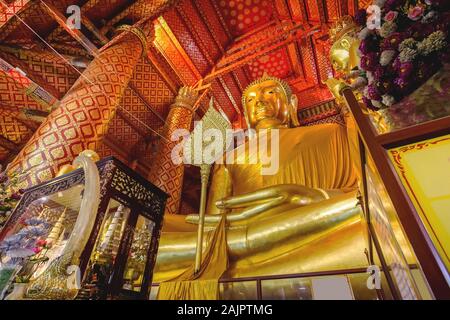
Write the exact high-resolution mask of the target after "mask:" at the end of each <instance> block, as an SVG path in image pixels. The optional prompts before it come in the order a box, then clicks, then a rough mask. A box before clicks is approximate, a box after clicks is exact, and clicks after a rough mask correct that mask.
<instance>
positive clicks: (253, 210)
mask: <svg viewBox="0 0 450 320" xmlns="http://www.w3.org/2000/svg"><path fill="white" fill-rule="evenodd" d="M285 200H286V197H285V196H278V197H276V198H272V199H271V201H269V202H266V203H262V204H258V205H255V206H251V207H249V208H247V209H245V210H243V211H242V212H240V213H232V214H227V221H228V222H237V221H242V220H246V219H249V218H251V217H254V216H257V215H258V214H260V213H263V212H265V211H267V210H269V209H272V208H275V207H277V206H279V205H281V204H283V203H284V202H285ZM199 217H200V216H199V215H188V216H187V217H186V222H188V223H192V224H198V221H199ZM221 218H222V216H221V215H209V216H206V217H205V223H206V224H215V223H218V222H219V221H220V219H221Z"/></svg>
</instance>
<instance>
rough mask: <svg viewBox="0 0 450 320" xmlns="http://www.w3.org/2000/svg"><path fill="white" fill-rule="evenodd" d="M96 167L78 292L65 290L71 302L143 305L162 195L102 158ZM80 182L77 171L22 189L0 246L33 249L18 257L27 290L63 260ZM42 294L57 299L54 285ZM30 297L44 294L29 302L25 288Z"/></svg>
mask: <svg viewBox="0 0 450 320" xmlns="http://www.w3.org/2000/svg"><path fill="white" fill-rule="evenodd" d="M97 167H98V171H99V177H100V201H99V206H98V210H97V214H96V216H95V223H94V227H93V228H92V231H91V232H89V234H87V235H86V237H87V238H88V240H87V242H86V245H85V246H84V248H81V249H80V250H81V253H80V258H79V261H78V262H77V263H76V265H75V268H74V269H73V270H72V271H73V272H72V273H73V275H74V286H73V287H75V289H76V290H74V291H73V290H72V289H73V288H69V289H71V290H72V291H73V292H75V294H74V295H73V297H76V299H90V300H96V299H147V298H148V296H149V294H150V286H149V284H150V283H151V280H152V272H153V267H154V264H155V260H156V253H157V250H158V242H159V237H160V231H161V227H162V219H163V214H164V209H165V203H166V199H167V195H166V194H165V193H164V192H163V191H161V190H160V189H158V188H157V187H155V186H154V185H152V184H151V183H149V182H148V181H147V180H146V179H144V178H143V177H141V176H140V175H139V174H137V173H136V172H134V171H133V170H131V169H130V168H128V167H127V166H125V165H124V164H123V163H121V162H120V161H118V160H117V159H115V158H112V157H110V158H106V159H103V160H101V161H99V162H98V163H97ZM84 179H85V177H84V172H83V170H82V169H78V170H75V171H73V172H71V173H68V174H66V175H63V176H61V177H58V178H55V179H53V180H51V181H48V182H46V183H43V184H41V185H38V186H35V187H32V188H30V189H28V190H26V192H25V194H24V196H23V198H22V199H21V201H20V202H19V204H18V205H17V207H16V209H15V210H14V212H13V213H12V215H11V217H10V218H9V220H8V222H7V223H6V225H5V227H4V228H3V230H2V231H1V232H0V242H2V240H3V243H6V245H8V244H9V242H8V241H9V240H8V241H6V242H5V241H4V240H5V239H12V240H17V241H19V240H20V242H22V243H21V244H20V245H19V246H17V247H18V248H15V249H16V250H17V249H19V250H22V252H23V248H25V247H26V248H32V250H33V252H32V253H31V254H30V255H26V254H25V255H23V256H22V257H21V258H20V259H19V260H20V262H22V270H21V271H20V274H22V276H26V279H27V281H29V282H30V284H32V283H33V281H35V280H36V279H39V277H43V276H45V275H47V274H48V273H49V270H50V269H52V268H54V266H55V263H59V261H60V260H61V259H63V258H64V252H65V248H66V244H67V242H68V240H69V238H70V236H71V234H72V231H73V230H74V225H75V223H76V221H77V218H78V216H79V212H80V206H81V203H82V199H83V197H84V196H85V192H84V190H85V184H84V182H85V181H84ZM12 240H11V241H12ZM11 241H10V242H11ZM11 245H13V243H12V242H11ZM9 249H10V250H9V252H12V251H11V248H9ZM10 259H14V258H11V257H10ZM16 260H17V259H16ZM3 263H5V261H3ZM16 263H17V261H16ZM71 267H73V266H71ZM68 273H70V272H69V271H68ZM56 277H57V276H55V278H56ZM77 277H78V278H79V279H80V281H77ZM53 280H55V279H52V281H53ZM55 281H56V280H55ZM77 282H79V283H77ZM45 289H46V290H47V291H48V292H49V298H54V297H55V295H54V294H53V293H51V291H52V290H56V287H55V288H53V289H52V288H51V286H49V287H48V288H45ZM38 291H39V290H38ZM41 291H43V292H44V291H45V290H41ZM72 291H71V292H72ZM35 297H36V298H46V296H45V295H44V296H43V294H42V292H41V293H39V294H37V295H36V296H33V292H31V291H30V289H29V290H28V292H27V294H26V295H25V298H35Z"/></svg>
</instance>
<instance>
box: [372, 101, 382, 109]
mask: <svg viewBox="0 0 450 320" xmlns="http://www.w3.org/2000/svg"><path fill="white" fill-rule="evenodd" d="M370 102H372V104H373V106H374V107H376V108H379V109H382V108H384V105H383V104H382V103H381V102H380V101H377V100H370Z"/></svg>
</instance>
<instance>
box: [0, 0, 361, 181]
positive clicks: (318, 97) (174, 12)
mask: <svg viewBox="0 0 450 320" xmlns="http://www.w3.org/2000/svg"><path fill="white" fill-rule="evenodd" d="M161 2H164V1H161V0H160V1H158V0H134V1H131V0H88V1H83V0H81V1H78V0H0V127H1V131H0V162H1V163H2V164H3V165H7V163H8V162H9V161H11V159H12V158H13V157H14V156H15V155H16V154H17V153H18V151H19V150H20V149H21V147H22V146H23V145H24V144H25V143H26V141H27V140H28V139H29V137H30V136H31V135H32V133H33V132H34V131H35V130H36V129H37V128H38V127H39V124H40V122H42V120H43V119H44V118H45V117H46V115H48V113H49V112H50V111H51V110H52V108H56V107H57V105H58V101H59V100H60V99H61V98H62V97H63V96H64V95H65V94H66V93H67V91H68V90H69V89H70V87H71V86H72V85H73V84H74V82H75V81H76V80H77V78H78V77H80V75H81V74H82V72H83V70H84V69H85V68H86V66H87V65H88V64H89V63H90V61H92V59H93V57H94V56H95V53H96V50H98V49H99V48H101V47H102V46H103V45H105V44H106V43H108V41H110V39H112V38H113V37H114V35H115V33H116V28H117V27H119V26H121V25H123V24H128V25H130V24H134V23H135V22H137V21H139V20H140V19H141V18H143V17H146V16H148V15H149V14H151V13H152V12H153V11H154V8H155V7H156V6H159V5H160V3H161ZM368 2H369V1H367V0H364V1H359V3H358V1H357V0H275V1H273V0H179V1H169V6H168V7H169V8H168V9H167V10H166V11H165V12H164V13H163V14H162V15H161V16H159V17H157V18H156V19H155V21H154V25H155V31H156V38H155V41H154V43H153V46H152V48H151V49H150V50H149V51H148V52H147V54H146V55H145V56H144V57H143V58H142V59H141V61H140V62H139V63H138V65H137V66H136V68H135V72H134V76H133V79H132V80H131V82H130V84H129V86H128V89H127V90H126V92H125V95H124V97H123V99H122V103H121V105H120V107H119V109H118V110H117V112H116V115H115V117H114V119H113V120H112V122H111V125H110V128H109V132H108V135H107V138H106V139H105V141H104V143H103V146H102V148H101V150H100V154H101V155H102V156H107V155H114V156H116V157H118V158H119V159H121V160H122V161H124V162H126V163H128V164H129V165H131V166H133V167H135V168H136V169H137V170H138V171H140V172H142V173H144V174H145V173H146V172H147V171H148V168H149V163H150V161H151V159H152V157H153V156H154V155H155V154H156V152H157V150H156V142H157V140H158V133H159V132H160V131H161V128H162V126H163V125H164V122H165V118H166V116H167V114H168V109H169V106H170V104H171V102H172V101H173V99H174V97H175V95H176V93H177V90H178V88H179V87H180V86H182V85H190V86H196V87H197V88H198V89H199V90H200V92H201V93H202V97H204V99H203V100H202V103H201V106H202V108H200V112H199V113H201V111H202V110H205V108H206V106H207V105H208V100H209V98H210V97H214V100H215V106H216V107H217V108H218V109H220V110H221V111H223V112H224V114H226V116H227V117H228V118H229V120H230V121H231V122H233V124H234V126H237V127H239V126H241V125H243V123H244V121H243V119H242V111H241V110H242V105H241V94H242V91H243V90H244V89H245V87H246V86H247V85H248V84H249V83H250V82H251V81H252V80H254V79H256V78H258V77H260V76H261V75H262V74H263V73H264V72H267V73H268V74H270V75H273V76H276V77H280V78H283V79H285V80H286V81H288V82H289V84H290V85H291V86H292V88H293V90H294V92H295V93H296V94H297V95H298V97H299V102H300V108H303V109H305V110H306V109H307V108H309V107H311V106H315V105H320V104H323V103H327V102H329V101H330V100H331V99H332V96H331V95H330V93H329V92H328V91H327V89H326V87H325V86H324V85H323V83H322V82H323V81H324V80H326V79H327V78H328V77H329V76H331V75H332V70H331V67H330V64H329V62H328V58H327V55H328V53H327V52H328V49H329V43H328V42H327V39H328V28H329V27H330V26H331V25H332V23H333V22H334V21H336V20H337V19H338V18H339V17H340V16H342V15H346V14H353V13H354V12H355V10H357V8H358V7H366V6H367V5H368ZM73 6H76V8H79V9H80V13H81V25H80V27H81V28H80V29H79V30H78V29H69V28H67V25H66V21H67V19H68V17H69V16H70V15H71V13H72V12H73V11H70V10H69V9H68V8H69V7H73ZM72 10H73V8H72ZM188 176H189V173H188Z"/></svg>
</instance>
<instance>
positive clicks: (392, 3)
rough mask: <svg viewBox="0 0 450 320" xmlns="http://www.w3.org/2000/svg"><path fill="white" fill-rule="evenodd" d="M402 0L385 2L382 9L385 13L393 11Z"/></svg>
mask: <svg viewBox="0 0 450 320" xmlns="http://www.w3.org/2000/svg"><path fill="white" fill-rule="evenodd" d="M402 1H403V0H387V1H386V2H385V3H384V9H385V10H386V11H388V10H392V9H394V8H395V7H396V6H398V5H399V4H400V3H401V2H402Z"/></svg>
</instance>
